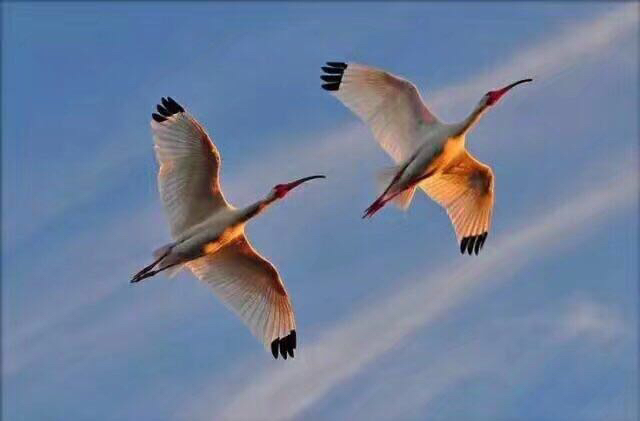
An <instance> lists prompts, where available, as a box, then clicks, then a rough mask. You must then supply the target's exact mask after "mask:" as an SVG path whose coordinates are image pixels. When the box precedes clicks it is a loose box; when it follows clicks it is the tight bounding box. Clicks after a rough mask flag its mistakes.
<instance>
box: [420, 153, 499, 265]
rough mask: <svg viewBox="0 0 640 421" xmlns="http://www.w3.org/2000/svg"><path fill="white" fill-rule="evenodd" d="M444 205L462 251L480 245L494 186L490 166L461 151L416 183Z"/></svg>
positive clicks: (477, 248)
mask: <svg viewBox="0 0 640 421" xmlns="http://www.w3.org/2000/svg"><path fill="white" fill-rule="evenodd" d="M420 187H421V188H422V189H423V190H424V191H425V193H427V195H429V197H431V198H432V199H433V200H434V201H436V202H437V203H438V204H440V205H441V206H442V207H443V208H445V209H446V211H447V214H448V215H449V218H450V219H451V223H452V224H453V226H454V229H455V231H456V237H457V238H458V242H459V243H460V251H461V252H462V253H465V252H467V253H469V254H471V253H472V252H475V254H478V252H479V251H480V250H481V249H482V247H483V245H484V241H485V240H486V238H487V234H488V231H489V228H490V226H491V214H492V210H493V200H494V189H493V172H492V171H491V168H489V167H488V166H486V165H484V164H482V163H481V162H479V161H478V160H476V159H475V158H474V157H473V156H471V154H469V152H467V151H463V152H462V153H461V154H460V155H459V156H458V157H457V158H455V159H453V160H452V162H451V164H450V165H448V166H447V167H446V168H445V169H444V170H442V171H440V172H437V173H436V174H434V175H433V176H431V177H429V178H427V179H425V180H424V181H423V182H421V183H420Z"/></svg>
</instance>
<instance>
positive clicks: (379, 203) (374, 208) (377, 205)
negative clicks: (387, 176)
mask: <svg viewBox="0 0 640 421" xmlns="http://www.w3.org/2000/svg"><path fill="white" fill-rule="evenodd" d="M405 168H406V167H405ZM403 172H404V168H403V169H402V170H401V171H399V172H398V174H396V176H395V177H394V178H393V180H392V181H391V183H390V184H389V186H388V187H387V188H386V189H385V191H384V192H383V193H382V194H381V195H380V196H379V197H378V198H377V199H376V200H375V201H374V202H373V203H372V204H371V206H369V207H368V208H367V209H366V210H365V211H364V215H362V219H364V218H371V217H372V216H373V214H374V213H376V212H378V211H379V210H380V209H382V208H383V207H384V205H386V204H387V202H389V201H391V200H393V199H394V198H395V197H396V196H398V195H399V194H400V193H402V192H403V191H405V190H407V189H410V188H413V187H414V186H415V185H417V184H418V183H420V182H421V181H422V180H424V179H426V178H427V177H431V176H432V175H433V173H434V172H435V171H429V172H428V173H426V174H425V175H423V176H421V177H418V178H417V179H415V181H413V182H411V183H410V184H409V186H407V187H406V188H404V189H401V190H398V191H396V192H394V193H393V194H391V196H389V197H386V198H385V196H386V195H387V193H388V192H389V190H391V187H392V186H393V185H394V184H395V183H396V182H397V181H398V179H399V178H400V176H401V175H402V173H403Z"/></svg>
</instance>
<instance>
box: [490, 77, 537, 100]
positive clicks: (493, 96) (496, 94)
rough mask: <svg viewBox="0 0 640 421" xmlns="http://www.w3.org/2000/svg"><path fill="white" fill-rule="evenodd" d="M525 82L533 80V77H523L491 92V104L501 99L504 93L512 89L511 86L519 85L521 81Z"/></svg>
mask: <svg viewBox="0 0 640 421" xmlns="http://www.w3.org/2000/svg"><path fill="white" fill-rule="evenodd" d="M525 82H533V79H522V80H519V81H517V82H513V83H512V84H510V85H507V86H505V87H504V88H502V89H498V90H496V91H493V92H491V99H490V102H489V105H491V104H495V103H496V102H497V101H498V100H499V99H500V97H502V95H504V94H506V93H507V92H509V90H511V88H513V87H514V86H518V85H520V84H521V83H525Z"/></svg>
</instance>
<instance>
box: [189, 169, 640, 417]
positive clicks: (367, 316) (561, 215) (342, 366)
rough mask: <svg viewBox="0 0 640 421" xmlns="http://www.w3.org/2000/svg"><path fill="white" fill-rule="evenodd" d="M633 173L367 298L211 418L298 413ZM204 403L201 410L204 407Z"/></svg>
mask: <svg viewBox="0 0 640 421" xmlns="http://www.w3.org/2000/svg"><path fill="white" fill-rule="evenodd" d="M637 177H638V174H637V172H636V171H632V172H630V173H628V174H626V175H624V176H623V177H622V178H620V179H618V180H616V183H615V186H614V187H611V185H610V184H609V183H606V184H603V185H601V186H599V187H598V188H594V187H593V186H589V187H588V188H587V191H586V192H580V193H579V194H577V195H576V196H575V197H574V198H573V199H572V200H571V201H570V202H567V203H566V204H564V205H559V206H557V207H555V208H553V209H552V210H551V211H550V212H549V213H547V214H546V215H544V216H542V217H540V218H538V219H537V220H536V219H532V220H531V221H530V222H528V223H527V224H526V225H525V226H523V227H522V228H520V229H516V230H513V231H511V232H510V233H509V234H508V235H506V236H503V237H502V238H500V239H498V240H496V242H495V246H494V247H492V248H489V249H487V250H486V253H485V254H484V256H483V258H482V260H475V261H474V260H468V261H467V263H465V264H463V265H459V264H456V265H451V266H450V267H447V268H445V269H444V270H442V271H440V272H439V273H437V274H435V275H434V276H432V277H429V278H428V279H427V280H422V278H423V276H421V275H417V276H416V278H418V279H421V280H420V281H417V282H416V281H413V282H408V286H406V287H404V288H402V289H401V290H400V291H398V292H397V293H394V294H392V295H391V296H389V297H386V298H382V299H380V300H379V301H378V302H375V303H370V304H369V305H368V307H367V309H365V310H362V311H359V312H357V313H355V314H353V315H352V316H351V317H350V318H349V319H348V320H346V321H344V322H343V323H342V324H339V325H338V326H336V327H335V328H333V329H330V330H328V331H326V332H325V333H324V334H322V335H321V336H320V337H319V338H318V340H317V341H316V342H315V343H314V344H311V345H307V346H306V347H304V349H303V350H302V351H301V353H300V357H299V358H298V360H297V361H296V364H291V365H288V366H286V367H278V368H277V370H267V371H266V372H264V373H262V375H260V376H258V378H257V379H256V381H255V382H254V383H252V384H250V385H248V386H247V388H246V389H245V390H244V391H242V392H241V393H240V394H238V395H237V396H235V397H234V398H233V399H231V400H230V401H229V403H228V404H227V406H226V407H225V408H223V409H222V410H221V411H220V413H218V414H217V415H216V416H215V417H214V418H216V419H258V418H260V417H261V416H262V415H263V414H265V413H267V412H268V413H269V414H271V415H272V416H273V417H274V418H276V419H291V418H294V417H296V416H297V415H300V414H301V413H302V412H303V411H304V410H305V409H307V408H309V407H310V406H311V405H313V404H314V403H315V402H317V401H318V400H319V399H321V398H322V397H323V396H325V395H326V394H327V393H328V392H329V391H330V390H331V389H332V388H333V387H335V386H336V385H338V384H341V383H342V382H344V381H345V380H347V379H348V378H350V377H352V376H353V375H354V374H356V373H357V372H359V371H360V370H361V369H362V368H364V367H365V366H366V365H367V364H368V363H370V362H372V361H373V360H375V359H376V358H378V357H380V356H381V355H383V354H384V353H386V352H387V351H389V350H390V349H392V348H393V347H394V346H396V345H398V344H399V343H400V342H402V341H403V340H405V339H406V338H407V337H409V336H410V335H411V334H413V333H414V332H415V331H416V330H417V329H421V328H424V327H425V326H428V325H429V324H431V323H434V322H435V321H437V320H438V318H440V317H443V316H444V314H446V313H447V312H448V311H450V310H452V309H453V308H454V307H456V306H459V305H460V304H462V303H463V302H464V301H466V300H468V299H470V298H471V297H472V296H474V295H475V294H479V293H480V292H486V291H488V290H489V289H493V288H496V287H497V286H498V285H499V284H500V283H501V282H505V281H506V279H507V277H505V272H508V271H516V270H518V269H519V268H521V267H522V266H523V265H524V264H526V263H527V262H529V261H530V260H531V259H533V258H539V257H541V256H542V255H544V254H548V253H551V252H552V251H553V249H554V247H558V246H560V245H562V244H563V243H566V242H567V240H566V239H568V238H570V235H571V234H573V233H575V232H576V231H578V230H582V231H583V230H585V229H586V227H590V228H593V227H594V226H595V222H596V221H597V220H598V219H599V218H602V217H603V216H604V215H606V214H607V212H609V211H611V210H615V209H617V208H621V207H625V206H628V205H630V204H633V203H635V202H636V200H637V197H636V194H637V191H638V183H637ZM427 270H428V269H427ZM497 274H501V275H502V276H500V277H498V276H496V275H497ZM399 284H402V283H399ZM399 309H401V310H399ZM308 379H313V382H310V381H308ZM207 399H208V397H207ZM249 402H251V404H250V405H249V404H248V403H249ZM196 406H197V404H196ZM209 410H210V408H207V410H205V411H204V412H203V414H204V413H207V414H210V412H209Z"/></svg>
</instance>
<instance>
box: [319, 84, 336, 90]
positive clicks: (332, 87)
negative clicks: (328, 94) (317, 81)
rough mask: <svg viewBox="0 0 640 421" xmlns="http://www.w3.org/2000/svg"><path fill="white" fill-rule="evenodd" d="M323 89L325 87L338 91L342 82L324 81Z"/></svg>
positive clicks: (325, 88)
mask: <svg viewBox="0 0 640 421" xmlns="http://www.w3.org/2000/svg"><path fill="white" fill-rule="evenodd" d="M322 89H324V90H325V91H337V90H338V89H340V84H339V83H324V84H323V85H322Z"/></svg>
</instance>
